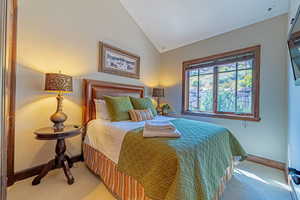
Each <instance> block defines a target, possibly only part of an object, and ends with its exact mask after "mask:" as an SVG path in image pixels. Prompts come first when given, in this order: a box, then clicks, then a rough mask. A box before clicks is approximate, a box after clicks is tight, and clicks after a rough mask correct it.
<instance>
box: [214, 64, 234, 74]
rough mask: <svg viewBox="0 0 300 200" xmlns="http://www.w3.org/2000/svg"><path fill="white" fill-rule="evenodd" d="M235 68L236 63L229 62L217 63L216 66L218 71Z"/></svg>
mask: <svg viewBox="0 0 300 200" xmlns="http://www.w3.org/2000/svg"><path fill="white" fill-rule="evenodd" d="M235 68H236V63H229V64H226V65H219V66H218V72H228V71H234V70H235Z"/></svg>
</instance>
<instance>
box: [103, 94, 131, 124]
mask: <svg viewBox="0 0 300 200" xmlns="http://www.w3.org/2000/svg"><path fill="white" fill-rule="evenodd" d="M104 100H105V102H106V105H107V109H108V113H109V116H110V118H111V121H126V120H130V116H129V113H128V111H129V110H132V109H133V106H132V104H131V101H130V98H129V97H128V96H126V97H111V96H104Z"/></svg>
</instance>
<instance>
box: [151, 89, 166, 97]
mask: <svg viewBox="0 0 300 200" xmlns="http://www.w3.org/2000/svg"><path fill="white" fill-rule="evenodd" d="M152 97H165V91H164V88H153V91H152Z"/></svg>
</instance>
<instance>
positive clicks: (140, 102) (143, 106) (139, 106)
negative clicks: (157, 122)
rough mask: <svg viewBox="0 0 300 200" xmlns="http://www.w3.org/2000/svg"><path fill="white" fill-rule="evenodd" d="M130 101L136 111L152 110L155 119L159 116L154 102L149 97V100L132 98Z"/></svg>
mask: <svg viewBox="0 0 300 200" xmlns="http://www.w3.org/2000/svg"><path fill="white" fill-rule="evenodd" d="M130 100H131V103H132V105H133V107H134V109H136V110H147V109H150V110H151V112H152V114H153V116H154V117H155V116H156V115H157V111H156V109H155V107H154V105H153V103H152V100H151V99H150V98H149V97H147V98H135V97H130Z"/></svg>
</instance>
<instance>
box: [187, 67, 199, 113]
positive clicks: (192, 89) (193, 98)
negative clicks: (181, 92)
mask: <svg viewBox="0 0 300 200" xmlns="http://www.w3.org/2000/svg"><path fill="white" fill-rule="evenodd" d="M188 73H189V110H190V111H196V110H198V101H197V98H198V69H196V70H191V71H189V72H188Z"/></svg>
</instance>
